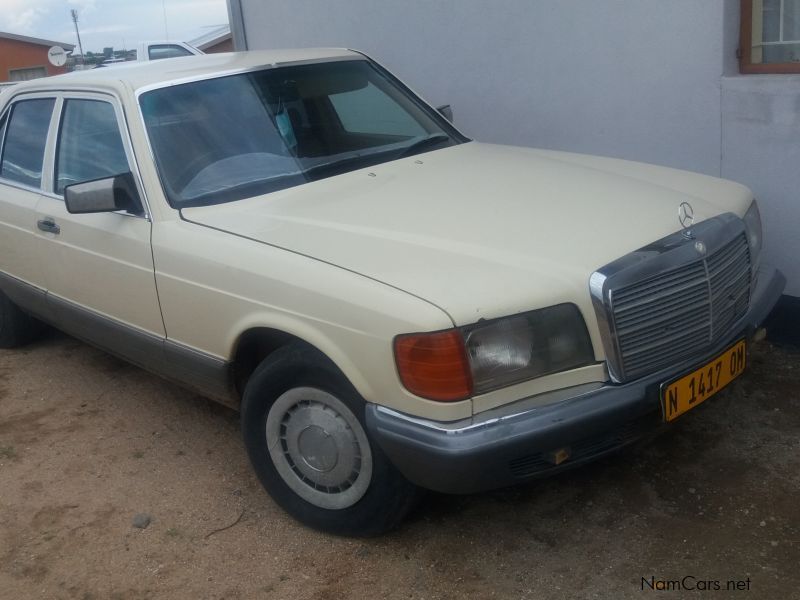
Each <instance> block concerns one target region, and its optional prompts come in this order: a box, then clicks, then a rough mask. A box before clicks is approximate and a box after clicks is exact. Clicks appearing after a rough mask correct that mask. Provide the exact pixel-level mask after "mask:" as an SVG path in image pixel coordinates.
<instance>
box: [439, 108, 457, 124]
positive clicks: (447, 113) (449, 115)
mask: <svg viewBox="0 0 800 600" xmlns="http://www.w3.org/2000/svg"><path fill="white" fill-rule="evenodd" d="M436 110H438V111H439V113H440V114H441V115H442V116H443V117H444V118H445V119H447V120H448V121H450V122H451V123H452V122H453V107H452V106H450V105H449V104H443V105H442V106H437V107H436Z"/></svg>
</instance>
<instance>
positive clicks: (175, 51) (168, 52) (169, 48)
mask: <svg viewBox="0 0 800 600" xmlns="http://www.w3.org/2000/svg"><path fill="white" fill-rule="evenodd" d="M147 52H148V54H149V55H150V60H159V59H161V58H175V57H176V56H192V53H191V52H189V51H188V50H187V49H186V48H183V47H182V46H176V45H175V44H162V45H159V46H150V48H149V49H148V50H147Z"/></svg>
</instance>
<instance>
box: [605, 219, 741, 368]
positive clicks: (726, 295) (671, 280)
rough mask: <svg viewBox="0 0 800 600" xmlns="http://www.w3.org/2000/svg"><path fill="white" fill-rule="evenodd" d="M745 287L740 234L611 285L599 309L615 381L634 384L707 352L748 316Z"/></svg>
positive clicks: (739, 232)
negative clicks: (703, 252) (705, 250)
mask: <svg viewBox="0 0 800 600" xmlns="http://www.w3.org/2000/svg"><path fill="white" fill-rule="evenodd" d="M692 244H693V242H692ZM686 245H687V244H684V246H686ZM683 249H684V250H685V248H683ZM640 270H641V269H640ZM750 281H751V272H750V252H749V247H748V244H747V237H746V235H745V234H744V233H743V232H742V231H741V228H740V229H739V231H738V234H737V235H735V236H734V237H733V239H731V238H728V240H727V241H725V242H722V243H720V244H719V245H718V246H717V248H716V249H715V250H714V251H713V252H712V253H710V254H708V255H707V256H705V257H701V256H700V255H699V254H698V253H696V252H695V253H694V255H693V257H692V258H691V259H690V260H687V261H686V262H683V263H682V264H679V266H677V267H673V268H669V269H666V270H660V271H659V272H658V273H657V274H654V275H648V274H647V272H646V270H644V272H640V274H639V276H637V277H636V278H635V279H633V280H632V281H631V280H627V281H625V282H624V283H623V284H620V285H618V286H614V285H613V283H612V285H611V286H609V289H607V290H606V295H605V298H606V302H605V304H604V307H603V309H604V310H605V311H606V317H607V319H608V325H609V331H608V333H609V334H612V332H613V335H612V337H613V338H614V341H615V342H616V347H615V348H614V350H615V356H614V357H613V358H614V363H615V364H613V367H614V368H613V369H612V372H614V373H615V376H616V378H617V379H618V380H630V379H635V378H637V377H641V376H643V375H647V374H648V373H652V372H655V371H657V370H658V369H660V368H663V367H666V366H668V365H670V364H674V363H675V362H676V361H678V360H682V359H684V358H689V357H691V356H692V355H695V354H699V353H700V352H702V351H703V350H708V349H709V348H710V347H711V346H712V345H713V344H714V343H715V342H717V341H720V340H721V339H722V338H723V337H724V336H725V335H726V334H730V333H731V328H732V327H733V326H734V324H735V323H736V322H737V321H738V320H739V319H740V318H741V317H742V316H743V315H744V314H745V313H746V312H747V308H748V306H749V303H750ZM610 366H612V365H611V364H610Z"/></svg>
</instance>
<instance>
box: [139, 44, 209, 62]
mask: <svg viewBox="0 0 800 600" xmlns="http://www.w3.org/2000/svg"><path fill="white" fill-rule="evenodd" d="M201 54H205V52H203V51H202V50H198V49H197V48H195V47H194V46H192V45H190V44H187V43H186V42H171V41H168V40H155V41H150V42H141V43H140V44H139V45H138V46H137V47H136V60H137V61H140V62H142V61H150V60H160V59H162V58H177V57H179V56H199V55H201Z"/></svg>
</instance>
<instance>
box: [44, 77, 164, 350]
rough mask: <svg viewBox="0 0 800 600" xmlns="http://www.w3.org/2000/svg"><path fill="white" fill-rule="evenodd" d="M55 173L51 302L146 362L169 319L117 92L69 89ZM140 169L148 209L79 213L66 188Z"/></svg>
mask: <svg viewBox="0 0 800 600" xmlns="http://www.w3.org/2000/svg"><path fill="white" fill-rule="evenodd" d="M55 114H56V118H57V119H58V121H57V124H56V125H55V129H56V131H57V138H56V142H55V145H54V151H53V153H52V155H51V157H50V162H51V164H50V165H49V172H50V173H51V174H52V176H51V177H50V181H49V182H48V183H47V184H46V188H45V191H44V193H43V196H42V199H41V201H40V202H39V206H38V215H37V217H38V220H39V221H42V222H45V223H48V224H50V225H51V227H50V230H49V231H39V248H40V255H41V256H42V259H43V264H44V275H45V279H46V282H47V290H48V303H49V304H51V305H52V306H53V307H54V309H55V311H56V314H57V316H58V318H59V325H60V326H61V327H62V328H63V329H65V330H67V331H69V332H70V333H73V334H74V335H77V336H78V337H83V338H85V339H88V340H89V341H92V342H94V343H96V344H98V345H100V346H101V347H104V348H106V349H108V350H111V351H115V352H117V353H118V354H122V355H124V356H125V357H126V358H129V359H130V360H133V361H134V362H138V363H140V364H144V363H145V362H146V359H148V358H149V359H152V356H153V352H154V351H156V349H160V345H161V342H162V341H163V338H164V325H163V321H162V319H161V310H160V307H159V303H158V294H157V292H156V285H155V277H154V269H153V254H152V251H151V248H150V233H151V221H150V215H149V214H148V211H147V209H146V207H147V204H146V201H145V198H144V193H143V190H142V187H141V185H140V182H139V178H138V176H137V175H136V174H135V169H133V168H132V165H135V161H134V159H133V151H132V147H131V144H130V141H129V139H128V135H127V127H125V120H124V114H123V112H122V109H121V108H120V105H119V103H118V101H117V99H116V98H115V97H113V96H110V95H105V94H88V93H66V92H65V93H64V94H63V95H62V96H61V97H60V98H59V100H58V102H57V104H56V107H55ZM125 172H134V179H136V180H137V184H138V188H139V190H138V191H139V195H140V197H141V199H142V204H143V210H142V211H137V212H135V213H128V212H122V211H120V212H114V213H97V214H77V215H73V214H70V213H69V212H68V211H67V208H66V205H65V204H64V188H65V187H66V186H68V185H71V184H74V183H80V182H84V181H90V180H94V179H101V178H104V177H109V176H112V175H119V174H121V173H125Z"/></svg>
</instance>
